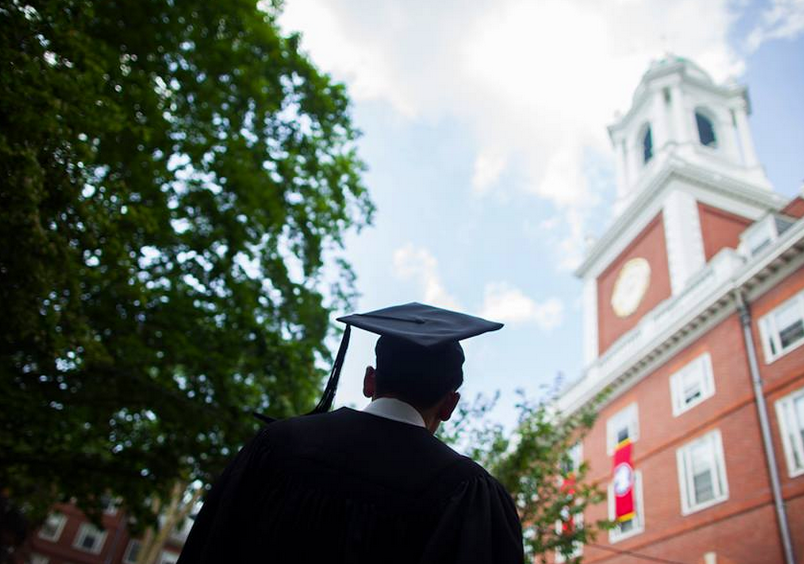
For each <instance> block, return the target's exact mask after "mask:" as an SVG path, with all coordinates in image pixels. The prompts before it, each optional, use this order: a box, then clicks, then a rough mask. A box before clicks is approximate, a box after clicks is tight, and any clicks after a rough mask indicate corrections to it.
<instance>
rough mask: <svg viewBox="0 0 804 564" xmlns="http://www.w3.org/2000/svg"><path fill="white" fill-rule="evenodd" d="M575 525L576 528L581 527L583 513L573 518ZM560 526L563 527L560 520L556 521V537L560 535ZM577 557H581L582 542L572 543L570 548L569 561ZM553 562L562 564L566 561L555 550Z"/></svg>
mask: <svg viewBox="0 0 804 564" xmlns="http://www.w3.org/2000/svg"><path fill="white" fill-rule="evenodd" d="M575 523H576V526H579V525H580V526H583V513H579V514H578V515H576V516H575ZM562 525H563V523H562V522H561V520H560V519H559V520H558V521H556V534H558V535H560V534H561V531H562ZM579 556H583V543H582V542H574V543H573V547H572V554H570V556H569V558H570V560H574V559H575V558H578V557H579ZM554 561H555V563H556V564H563V563H564V562H566V561H567V559H566V558H564V555H563V554H561V552H560V551H558V550H556V551H555V558H554Z"/></svg>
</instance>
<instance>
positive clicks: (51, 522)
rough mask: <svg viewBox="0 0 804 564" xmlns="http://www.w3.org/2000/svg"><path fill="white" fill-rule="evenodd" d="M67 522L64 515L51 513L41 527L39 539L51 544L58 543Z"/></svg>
mask: <svg viewBox="0 0 804 564" xmlns="http://www.w3.org/2000/svg"><path fill="white" fill-rule="evenodd" d="M66 522H67V516H66V515H64V514H63V513H51V514H50V515H48V516H47V519H45V522H44V523H42V526H41V527H39V538H41V539H45V540H48V541H50V542H56V541H58V540H59V537H60V536H61V531H62V530H63V529H64V524H65V523H66Z"/></svg>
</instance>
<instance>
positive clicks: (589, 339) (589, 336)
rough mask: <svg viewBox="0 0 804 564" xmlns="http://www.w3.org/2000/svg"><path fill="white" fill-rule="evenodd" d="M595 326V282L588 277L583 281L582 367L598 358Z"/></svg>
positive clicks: (596, 320)
mask: <svg viewBox="0 0 804 564" xmlns="http://www.w3.org/2000/svg"><path fill="white" fill-rule="evenodd" d="M597 324H598V319H597V280H596V279H595V278H592V277H589V278H587V279H586V280H584V281H583V359H584V366H589V365H590V364H592V363H593V362H594V361H595V359H596V358H597V356H598V332H597Z"/></svg>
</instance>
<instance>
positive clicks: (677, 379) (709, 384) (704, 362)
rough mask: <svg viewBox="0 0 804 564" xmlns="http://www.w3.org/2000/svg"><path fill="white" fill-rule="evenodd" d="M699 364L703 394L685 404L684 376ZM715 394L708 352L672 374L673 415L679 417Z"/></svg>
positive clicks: (710, 358)
mask: <svg viewBox="0 0 804 564" xmlns="http://www.w3.org/2000/svg"><path fill="white" fill-rule="evenodd" d="M698 366H701V370H702V373H701V374H702V378H701V396H700V397H698V398H696V399H695V400H694V401H693V402H692V403H689V404H685V403H684V397H683V394H684V390H683V387H682V382H683V379H684V376H685V374H686V373H687V372H688V371H692V370H696V369H697V367H698ZM714 395H715V378H714V375H713V372H712V357H711V356H710V355H709V353H708V352H707V353H704V354H702V355H700V356H698V357H696V358H695V360H693V361H691V362H688V363H687V364H686V365H684V367H683V368H681V369H680V370H678V371H676V372H674V373H673V374H672V375H671V376H670V398H671V400H672V402H673V417H678V416H679V415H681V414H682V413H686V412H687V411H689V410H690V409H692V408H693V407H695V406H696V405H699V404H700V403H703V402H704V401H706V400H707V399H709V398H711V397H712V396H714Z"/></svg>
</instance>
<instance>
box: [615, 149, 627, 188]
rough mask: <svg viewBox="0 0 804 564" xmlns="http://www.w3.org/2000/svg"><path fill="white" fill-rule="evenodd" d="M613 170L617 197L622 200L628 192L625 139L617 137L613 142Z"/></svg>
mask: <svg viewBox="0 0 804 564" xmlns="http://www.w3.org/2000/svg"><path fill="white" fill-rule="evenodd" d="M614 156H615V162H614V172H615V175H616V180H617V199H618V200H622V199H624V198H625V197H626V195H627V194H628V170H627V167H628V163H627V162H626V160H625V141H624V140H623V139H617V141H615V143H614Z"/></svg>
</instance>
